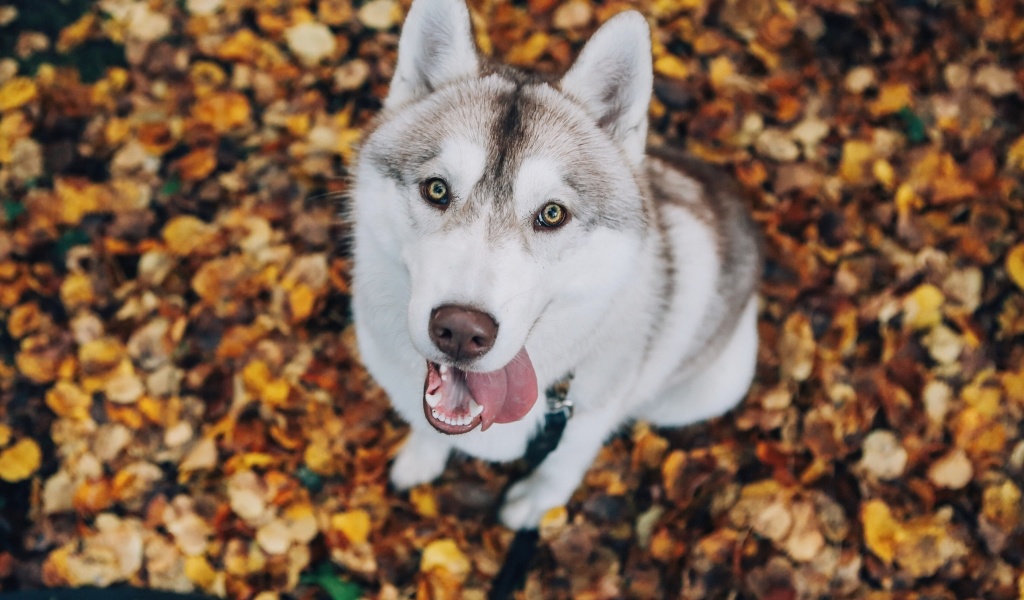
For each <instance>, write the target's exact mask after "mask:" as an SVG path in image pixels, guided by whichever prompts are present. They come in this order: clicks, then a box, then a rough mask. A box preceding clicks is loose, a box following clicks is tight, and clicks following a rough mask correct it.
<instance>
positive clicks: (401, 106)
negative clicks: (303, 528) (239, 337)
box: [350, 0, 761, 528]
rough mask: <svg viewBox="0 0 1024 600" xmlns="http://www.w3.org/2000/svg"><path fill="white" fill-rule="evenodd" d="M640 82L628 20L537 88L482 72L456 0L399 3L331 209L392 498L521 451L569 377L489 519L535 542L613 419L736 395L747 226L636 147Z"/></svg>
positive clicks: (692, 410)
mask: <svg viewBox="0 0 1024 600" xmlns="http://www.w3.org/2000/svg"><path fill="white" fill-rule="evenodd" d="M651 87H652V66H651V42H650V30H649V29H648V25H647V22H646V21H645V20H644V18H643V17H642V16H641V15H640V14H639V13H637V12H633V11H630V12H624V13H621V14H619V15H617V16H615V17H613V18H611V19H609V20H608V21H607V22H606V23H605V24H604V25H603V26H602V27H601V28H600V29H599V30H598V31H597V33H596V34H594V36H593V38H592V39H591V40H590V41H589V42H588V43H587V44H586V46H585V47H584V49H583V50H582V52H581V54H580V55H579V57H578V59H577V60H576V62H575V64H574V65H573V66H572V68H571V69H570V70H569V71H568V73H566V74H565V75H564V76H563V77H562V78H561V79H560V80H545V79H542V78H538V77H537V76H534V75H530V74H525V73H522V72H520V71H517V70H514V69H511V68H508V67H504V66H501V65H493V64H490V63H488V62H487V61H486V60H484V59H483V58H482V57H481V56H480V55H479V54H478V53H477V49H476V45H475V43H474V38H473V32H472V28H471V25H470V18H469V12H468V10H467V8H466V6H465V4H463V0H415V2H414V3H413V5H412V8H411V10H410V11H409V15H408V18H407V20H406V22H405V26H404V30H403V31H402V36H401V39H400V41H399V46H398V64H397V66H396V68H395V74H394V78H393V79H392V81H391V88H390V91H389V94H388V96H387V98H386V100H385V102H384V110H383V112H382V114H381V115H380V116H379V117H378V119H377V120H376V122H375V123H374V124H373V125H372V126H371V129H370V131H369V133H368V134H367V136H366V138H365V142H364V144H363V146H362V148H361V149H360V152H359V159H358V164H357V166H356V170H355V177H354V183H353V186H352V190H351V199H350V200H351V206H350V209H351V213H350V218H351V219H352V221H353V234H354V261H355V262H354V267H353V304H352V306H353V312H354V318H355V327H356V335H357V338H358V344H359V350H360V354H361V359H362V361H363V362H364V364H365V365H366V367H367V369H368V370H369V372H370V374H371V375H372V376H373V377H374V379H376V381H377V382H379V384H380V385H381V386H382V387H383V388H384V390H385V391H386V392H387V394H388V396H389V397H390V399H391V401H392V403H393V405H394V408H395V410H396V411H397V412H398V414H399V415H400V416H401V417H402V418H403V419H404V420H406V421H407V422H408V423H409V424H410V426H411V431H410V433H409V436H408V439H407V440H406V443H405V445H404V446H403V447H402V449H401V450H400V452H399V454H398V456H397V457H396V459H395V461H394V464H393V465H392V468H391V474H390V478H391V481H392V483H393V484H394V485H395V486H396V487H397V488H399V489H404V488H409V487H412V486H415V485H417V484H420V483H424V482H427V481H430V480H432V479H434V478H436V477H437V476H438V475H440V474H441V472H442V471H443V470H444V467H445V463H446V462H447V459H448V456H449V454H450V453H451V451H452V450H459V451H461V452H464V453H466V454H469V455H472V456H476V457H480V458H482V459H485V460H491V461H505V460H512V459H516V458H518V457H521V456H522V455H523V453H524V451H525V449H526V447H527V443H528V442H529V440H530V439H531V437H532V436H534V435H536V434H537V432H538V430H539V429H540V428H541V426H542V424H543V422H544V415H545V412H546V411H547V402H546V401H545V400H544V399H543V397H544V391H545V390H546V389H547V388H548V387H549V386H551V385H552V384H553V383H555V382H558V381H561V380H562V379H563V378H565V377H566V376H567V375H569V374H571V375H572V382H571V387H570V391H569V395H568V399H569V400H571V401H572V402H573V404H574V406H575V414H574V415H573V416H572V418H571V419H569V421H568V424H567V426H566V428H565V431H564V435H563V436H562V439H561V443H560V444H559V445H558V447H557V448H556V449H555V450H554V451H553V452H552V453H551V454H550V455H548V456H547V458H546V459H545V460H544V461H543V462H542V463H541V464H540V465H539V467H538V468H537V469H536V470H535V471H534V472H533V473H532V474H530V475H529V476H528V477H526V478H525V479H523V480H521V481H519V482H518V483H516V484H515V485H514V486H513V487H512V488H511V489H510V490H509V492H508V494H507V496H506V499H505V503H504V505H503V506H502V507H501V512H500V517H501V520H502V522H504V523H505V524H506V525H507V526H509V527H511V528H532V527H536V526H537V524H538V522H539V520H540V518H541V517H542V516H543V515H544V513H545V512H546V511H548V510H549V509H551V508H553V507H556V506H560V505H563V504H565V503H566V502H568V500H569V499H570V496H571V495H572V493H573V491H574V490H575V488H576V487H577V486H578V485H579V483H580V481H581V479H582V477H583V475H584V473H585V471H586V469H587V468H588V466H589V465H590V463H591V462H592V461H593V459H594V457H595V456H596V454H597V452H598V450H599V449H600V447H601V445H602V443H603V442H604V441H605V440H606V439H607V438H608V437H609V436H610V434H612V433H613V432H615V431H616V430H617V429H619V428H620V427H621V426H622V425H623V424H624V423H626V422H629V421H631V420H636V419H643V420H648V421H650V422H651V423H653V424H655V425H658V426H679V425H686V424H688V423H693V422H696V421H700V420H703V419H707V418H709V417H714V416H717V415H721V414H722V413H724V412H726V411H727V410H729V409H730V408H732V407H733V406H734V405H736V404H737V403H738V402H739V401H740V400H741V399H742V398H743V396H744V395H745V394H746V391H747V388H748V387H749V385H750V382H751V379H752V377H753V373H754V363H755V355H756V349H757V328H756V319H757V297H756V295H755V294H756V292H755V288H756V285H757V280H758V275H759V271H760V260H761V259H760V253H759V243H758V241H757V240H758V237H757V234H756V231H755V227H754V225H753V222H752V220H751V219H750V217H749V215H748V213H747V212H746V211H745V209H744V207H743V203H742V201H741V200H740V199H739V198H738V194H737V191H736V189H737V188H736V187H734V186H733V184H731V183H730V182H729V181H728V180H727V179H726V178H725V177H724V176H723V175H721V174H719V173H717V172H715V171H714V170H712V169H709V168H707V167H706V166H704V165H702V164H700V163H697V162H695V161H693V160H690V159H688V158H686V157H685V156H683V155H680V154H678V153H675V152H673V151H671V150H667V149H647V148H646V141H647V118H648V117H647V111H648V103H649V102H650V98H651ZM538 398H542V399H541V400H540V401H538Z"/></svg>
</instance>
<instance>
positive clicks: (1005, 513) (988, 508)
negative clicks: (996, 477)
mask: <svg viewBox="0 0 1024 600" xmlns="http://www.w3.org/2000/svg"><path fill="white" fill-rule="evenodd" d="M1020 501H1021V492H1020V488H1018V487H1017V486H1016V485H1014V484H1013V482H1012V481H1004V482H1003V483H1002V484H1001V485H993V486H991V487H989V488H986V489H985V493H984V494H983V495H982V514H984V515H985V518H986V519H988V520H989V521H990V522H992V523H994V524H995V525H997V526H998V527H999V528H1000V529H1002V530H1003V531H1013V530H1014V529H1015V528H1016V527H1017V525H1018V524H1019V523H1020V510H1021V503H1020Z"/></svg>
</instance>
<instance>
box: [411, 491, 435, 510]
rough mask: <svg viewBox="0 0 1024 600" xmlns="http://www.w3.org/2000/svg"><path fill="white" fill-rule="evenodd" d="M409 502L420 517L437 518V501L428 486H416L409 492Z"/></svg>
mask: <svg viewBox="0 0 1024 600" xmlns="http://www.w3.org/2000/svg"><path fill="white" fill-rule="evenodd" d="M409 502H410V503H411V504H412V507H413V508H414V509H416V514H418V515H420V516H421V517H427V518H431V517H436V516H437V499H436V498H435V497H434V491H433V490H432V489H430V487H429V486H417V487H414V488H412V490H410V491H409Z"/></svg>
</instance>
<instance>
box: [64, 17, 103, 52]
mask: <svg viewBox="0 0 1024 600" xmlns="http://www.w3.org/2000/svg"><path fill="white" fill-rule="evenodd" d="M95 25H96V15H95V14H93V13H91V12H87V13H85V14H84V15H82V18H80V19H78V20H77V21H75V22H74V23H72V24H70V25H68V26H67V27H65V28H64V29H62V30H61V32H60V37H59V38H58V39H57V51H58V52H67V51H68V50H70V49H72V48H74V47H75V46H78V45H81V44H82V43H84V42H85V41H86V40H87V39H89V36H90V35H92V32H93V28H94V26H95Z"/></svg>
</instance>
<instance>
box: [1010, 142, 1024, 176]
mask: <svg viewBox="0 0 1024 600" xmlns="http://www.w3.org/2000/svg"><path fill="white" fill-rule="evenodd" d="M1006 166H1007V167H1011V168H1014V169H1017V170H1022V169H1024V135H1022V136H1020V137H1019V138H1017V141H1015V142H1014V143H1013V145H1012V146H1010V150H1009V151H1008V152H1007V153H1006Z"/></svg>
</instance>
